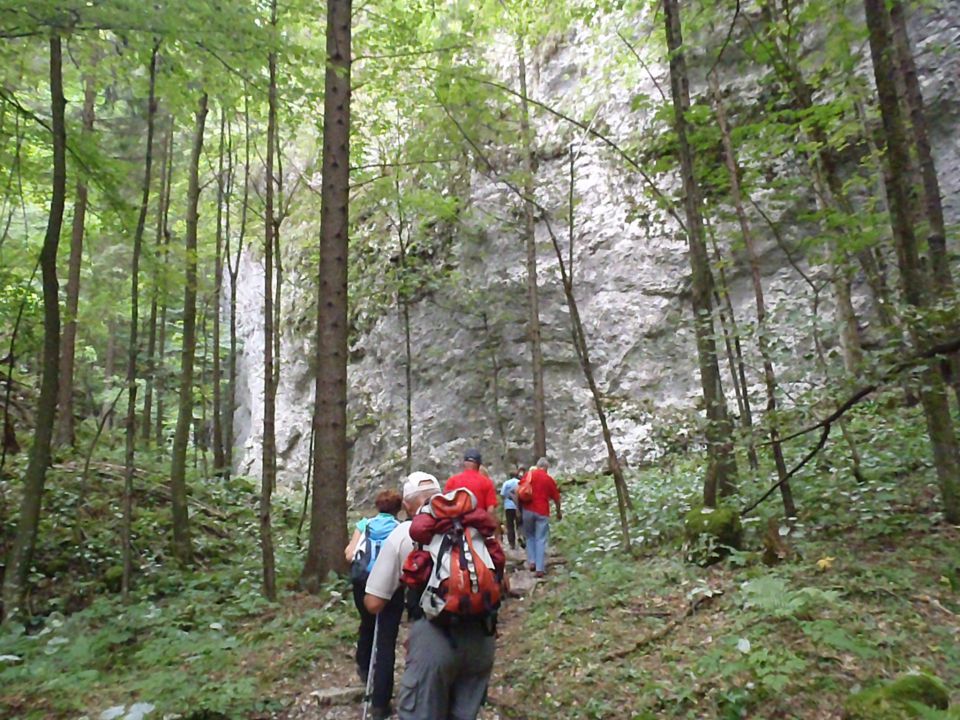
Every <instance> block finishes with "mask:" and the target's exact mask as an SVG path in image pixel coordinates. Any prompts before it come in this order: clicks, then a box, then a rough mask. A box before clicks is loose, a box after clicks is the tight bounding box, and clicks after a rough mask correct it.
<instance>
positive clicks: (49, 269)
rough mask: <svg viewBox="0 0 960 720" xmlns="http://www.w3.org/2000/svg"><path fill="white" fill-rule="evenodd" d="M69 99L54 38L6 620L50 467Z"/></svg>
mask: <svg viewBox="0 0 960 720" xmlns="http://www.w3.org/2000/svg"><path fill="white" fill-rule="evenodd" d="M65 106H66V100H65V99H64V96H63V56H62V51H61V47H60V36H59V35H58V34H56V33H54V34H53V35H51V37H50V107H51V124H50V126H51V135H52V136H53V182H52V187H51V193H50V214H49V216H48V217H47V231H46V234H45V235H44V238H43V249H42V250H41V252H40V270H41V277H42V282H43V371H42V373H41V378H40V397H39V398H38V399H37V413H36V416H35V428H34V435H33V445H32V446H31V448H30V459H29V461H28V463H27V470H26V472H25V473H24V476H23V494H22V499H21V502H20V519H19V521H18V522H17V534H16V536H15V537H14V540H13V547H12V548H11V550H10V556H9V560H8V561H7V566H6V570H5V572H4V577H3V608H4V615H5V617H6V618H12V617H18V616H20V615H21V614H22V613H23V611H24V607H23V603H24V599H25V596H26V589H27V577H28V576H29V573H30V566H31V565H32V564H33V551H34V548H35V546H36V542H37V528H38V526H39V524H40V507H41V503H42V500H43V486H44V483H45V481H46V477H47V466H49V465H50V444H51V441H52V439H53V425H54V420H55V417H56V412H57V390H58V378H57V376H58V374H59V370H60V368H59V364H60V297H59V285H58V283H57V248H58V246H59V244H60V229H61V227H62V225H63V207H64V204H65V202H66V194H67V162H66V145H67V131H66V125H65V122H64V108H65Z"/></svg>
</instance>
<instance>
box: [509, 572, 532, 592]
mask: <svg viewBox="0 0 960 720" xmlns="http://www.w3.org/2000/svg"><path fill="white" fill-rule="evenodd" d="M536 586H537V576H536V575H534V574H533V573H532V572H530V571H529V570H514V571H513V572H512V573H510V596H511V597H525V596H527V595H529V594H530V593H532V592H533V589H534V588H535V587H536Z"/></svg>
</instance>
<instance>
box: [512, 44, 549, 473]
mask: <svg viewBox="0 0 960 720" xmlns="http://www.w3.org/2000/svg"><path fill="white" fill-rule="evenodd" d="M517 72H518V74H519V76H520V138H521V142H522V143H523V192H524V195H525V196H526V199H525V200H524V202H523V240H524V245H525V247H526V250H527V342H529V344H530V364H531V368H532V370H533V454H534V456H535V457H537V458H540V457H545V456H546V454H547V424H546V422H547V421H546V398H545V394H544V388H543V350H542V348H541V341H540V291H539V289H538V287H537V237H536V228H535V226H534V219H533V203H532V201H533V197H534V173H535V172H536V168H535V166H534V158H533V133H532V131H531V128H530V105H529V103H528V102H527V60H526V58H525V56H524V51H523V37H522V36H519V37H518V38H517Z"/></svg>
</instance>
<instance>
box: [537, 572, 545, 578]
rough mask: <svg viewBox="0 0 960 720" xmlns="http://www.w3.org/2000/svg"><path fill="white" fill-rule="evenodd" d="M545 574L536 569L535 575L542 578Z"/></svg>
mask: <svg viewBox="0 0 960 720" xmlns="http://www.w3.org/2000/svg"><path fill="white" fill-rule="evenodd" d="M544 576H546V573H545V572H544V571H543V570H537V577H538V578H542V577H544Z"/></svg>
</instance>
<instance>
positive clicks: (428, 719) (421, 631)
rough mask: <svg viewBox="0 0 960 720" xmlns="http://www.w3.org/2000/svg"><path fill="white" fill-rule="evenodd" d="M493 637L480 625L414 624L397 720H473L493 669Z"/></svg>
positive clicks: (472, 623)
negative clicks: (444, 625)
mask: <svg viewBox="0 0 960 720" xmlns="http://www.w3.org/2000/svg"><path fill="white" fill-rule="evenodd" d="M494 649H495V639H494V637H493V636H492V635H488V634H487V633H486V631H485V630H484V627H483V624H482V623H480V622H476V621H469V622H464V623H460V624H455V625H452V626H450V627H440V626H439V625H436V624H435V623H432V622H430V621H429V620H425V619H421V620H417V621H416V622H415V623H414V624H413V626H412V627H411V628H410V644H409V650H408V652H407V664H406V667H405V669H404V671H403V678H402V679H401V680H400V689H399V691H398V693H397V715H398V716H399V717H400V720H474V719H475V718H476V717H477V714H478V713H479V712H480V705H481V704H482V703H483V699H484V697H485V695H486V692H487V684H488V683H489V681H490V672H491V670H493V654H494Z"/></svg>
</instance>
